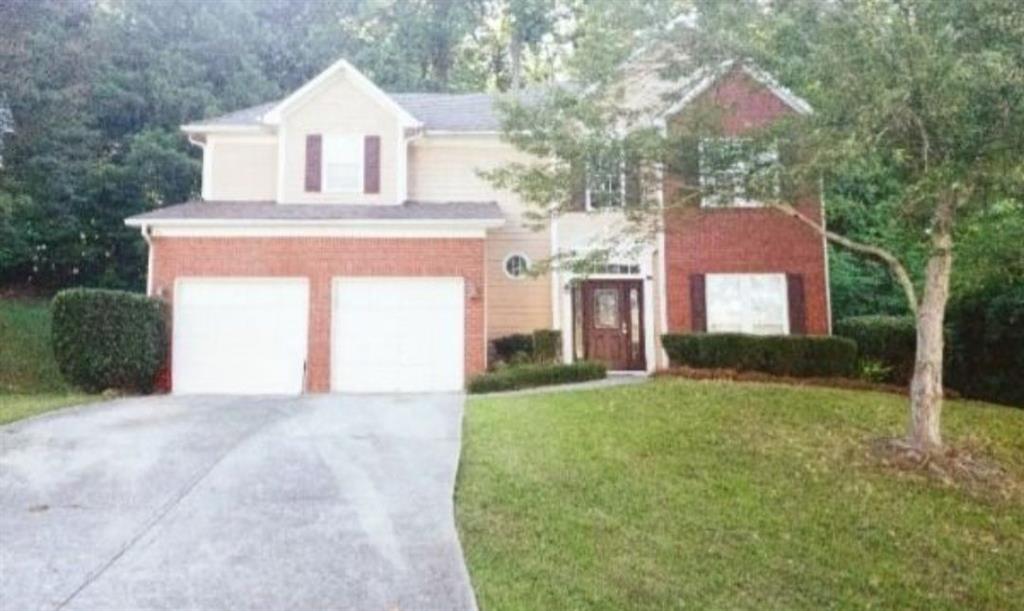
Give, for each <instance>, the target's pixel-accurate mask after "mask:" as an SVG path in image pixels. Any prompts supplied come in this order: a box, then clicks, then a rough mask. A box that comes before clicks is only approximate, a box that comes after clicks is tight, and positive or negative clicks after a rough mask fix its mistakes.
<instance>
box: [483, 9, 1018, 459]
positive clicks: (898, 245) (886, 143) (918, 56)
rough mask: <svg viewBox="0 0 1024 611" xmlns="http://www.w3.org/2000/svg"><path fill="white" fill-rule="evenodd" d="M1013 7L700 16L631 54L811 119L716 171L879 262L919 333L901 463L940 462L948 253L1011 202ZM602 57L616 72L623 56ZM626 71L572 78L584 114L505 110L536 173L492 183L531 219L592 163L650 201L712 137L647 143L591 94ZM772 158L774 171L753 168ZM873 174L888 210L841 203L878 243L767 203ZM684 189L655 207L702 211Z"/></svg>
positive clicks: (642, 227)
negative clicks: (761, 85)
mask: <svg viewBox="0 0 1024 611" xmlns="http://www.w3.org/2000/svg"><path fill="white" fill-rule="evenodd" d="M1018 8H1019V7H1017V6H1016V3H1015V2H1014V1H1013V0H977V1H975V2H969V3H957V2H948V1H946V0H877V1H874V2H860V1H855V0H835V1H832V2H824V1H821V0H788V1H786V2H777V3H770V4H766V3H763V2H759V1H757V0H747V1H744V2H736V3H719V2H711V1H708V2H702V3H701V4H700V5H699V12H698V14H697V16H696V17H697V18H696V19H695V23H696V27H688V26H686V25H685V24H683V26H682V27H676V28H671V29H669V30H667V31H663V33H662V34H661V35H659V34H658V33H657V32H654V31H651V32H649V35H647V36H643V37H640V38H643V39H644V40H645V47H644V48H643V49H642V50H641V51H640V53H641V54H646V55H647V56H650V55H651V54H654V53H657V54H664V55H666V56H672V60H671V62H670V63H669V65H667V66H666V67H663V68H661V69H660V70H659V71H658V74H657V78H660V79H663V80H668V81H671V80H672V79H675V78H678V77H679V76H680V75H685V74H694V73H696V71H697V70H702V71H703V72H702V75H703V76H709V77H711V78H714V77H715V76H717V75H720V74H722V73H724V72H725V71H727V70H730V69H732V67H733V66H734V65H735V63H732V64H727V63H726V62H727V61H731V62H740V63H744V64H747V65H748V66H754V67H756V68H761V69H764V70H767V71H768V72H769V73H772V74H774V75H775V76H776V77H777V78H778V79H779V80H780V81H781V82H783V83H785V84H786V85H788V86H789V87H790V88H792V89H793V90H795V91H797V92H798V93H800V94H802V95H803V97H804V98H805V99H807V100H809V101H810V103H811V105H812V106H813V108H814V112H813V113H811V114H804V115H799V116H794V117H792V118H791V119H788V120H784V121H781V122H779V123H777V124H775V125H772V126H771V127H768V128H765V129H763V130H758V132H756V133H753V134H751V137H750V138H749V139H745V140H744V141H743V143H742V144H741V145H740V149H741V150H738V151H736V152H734V153H731V154H730V155H732V157H730V156H723V158H722V159H720V160H719V161H718V162H719V163H722V165H723V167H728V166H732V165H733V162H735V161H736V158H737V157H741V158H743V159H746V160H747V161H748V163H746V164H745V165H746V172H745V173H744V175H743V176H741V177H739V180H740V186H741V187H742V188H743V189H744V190H745V191H746V193H747V194H748V196H749V197H752V198H756V199H758V200H760V201H762V202H764V203H765V204H766V205H769V206H770V207H772V208H774V209H775V210H777V211H779V212H780V213H782V214H786V215H788V216H790V217H791V218H792V219H793V222H796V223H802V224H804V225H807V226H808V227H810V228H812V229H813V230H815V231H817V232H819V233H821V234H822V235H823V236H824V237H826V238H827V239H828V240H829V241H831V242H832V243H834V244H836V245H838V246H840V247H842V248H845V249H847V250H849V251H850V252H853V253H856V254H858V255H861V256H866V257H869V258H872V259H874V260H876V261H878V262H880V263H881V264H883V265H884V266H885V267H886V268H887V269H888V270H889V272H890V274H891V275H892V277H893V278H895V280H896V283H897V285H898V286H899V288H900V290H901V291H902V293H903V295H904V298H905V300H906V303H907V306H908V309H909V310H910V311H911V312H912V313H913V315H914V317H915V319H916V322H917V356H916V361H915V367H914V375H913V379H912V381H911V385H910V395H911V396H910V405H909V423H908V429H907V444H908V445H909V446H910V447H911V448H912V449H914V450H915V451H922V452H932V451H934V450H936V449H938V448H941V446H942V436H941V427H940V421H941V410H942V397H943V323H944V316H945V311H946V305H947V302H948V301H949V297H950V283H951V278H952V276H953V255H954V248H955V246H956V244H957V238H958V236H959V235H961V234H962V230H963V229H965V228H966V229H969V228H974V227H977V226H978V225H977V223H978V222H979V221H978V219H981V218H984V217H986V216H987V215H990V214H992V210H993V209H994V208H995V207H998V206H999V205H1000V203H1001V202H1004V201H1006V200H1014V199H1015V198H1019V197H1020V195H1021V193H1022V187H1024V122H1022V121H1020V117H1021V116H1024V71H1022V70H1021V68H1020V66H1022V65H1024V20H1021V19H1019V16H1018V15H1017V11H1018ZM610 57H611V58H612V59H613V60H615V61H617V60H618V57H621V54H618V56H617V57H616V54H611V56H610ZM637 65H638V64H637V63H636V62H627V63H625V64H615V65H611V64H610V63H605V64H601V65H596V66H590V69H589V70H588V71H586V73H588V74H591V75H597V76H596V77H595V78H593V79H591V82H588V83H583V84H582V86H581V88H580V89H581V90H583V91H587V92H589V95H586V96H583V97H579V96H573V95H569V94H565V93H564V92H556V93H555V94H553V95H552V96H550V97H549V98H548V99H547V100H544V101H543V102H541V103H539V104H535V105H533V106H532V107H530V108H524V107H523V106H521V105H519V106H517V105H515V104H512V105H510V106H509V107H508V108H507V109H506V116H505V129H506V133H507V136H508V138H509V139H510V140H511V141H512V142H513V143H514V144H516V145H517V146H518V147H519V148H521V149H523V150H525V151H527V152H530V153H533V154H534V155H535V156H536V158H537V161H535V162H533V163H525V164H513V165H509V166H506V167H504V168H501V169H499V170H498V171H496V172H493V173H492V174H491V178H492V179H493V180H494V181H495V182H497V183H498V184H499V185H503V186H506V187H509V188H512V189H514V190H516V191H518V192H519V193H520V194H521V195H522V196H523V198H524V199H525V200H526V201H527V202H530V203H531V204H534V205H535V206H536V208H535V210H536V216H535V218H537V219H543V218H544V216H545V215H546V214H547V213H548V211H549V210H552V208H551V206H552V202H557V203H558V205H556V206H555V207H554V208H553V211H554V213H555V214H558V213H560V212H562V211H564V210H565V209H566V208H568V202H569V201H570V199H571V194H572V191H573V185H575V184H578V182H579V180H580V174H581V172H582V170H581V168H585V167H587V165H588V164H590V165H593V164H594V160H595V159H600V158H601V157H602V156H605V157H607V156H608V155H609V154H611V155H612V157H613V158H616V159H623V158H625V159H627V160H629V162H630V164H631V165H632V167H633V168H635V170H634V174H635V176H634V178H633V180H634V181H642V182H643V183H645V184H647V185H648V187H654V186H656V185H657V184H658V183H657V173H656V172H650V171H643V169H644V168H651V167H659V166H661V165H664V167H665V168H666V171H667V172H669V173H673V172H676V171H677V170H680V168H679V167H678V166H674V165H673V163H674V162H673V158H674V156H678V155H677V151H681V150H692V149H693V148H694V147H693V146H687V143H690V144H691V145H692V143H693V141H694V139H695V138H699V137H702V136H705V135H714V129H715V125H716V121H715V119H716V117H715V116H713V115H714V113H713V111H712V112H711V113H710V114H709V115H708V116H700V115H699V114H698V115H697V116H695V117H694V118H692V120H690V121H688V124H689V125H690V126H689V127H688V128H687V130H686V131H685V132H684V133H672V132H671V130H669V132H668V133H664V134H662V133H660V132H659V131H658V130H656V129H652V128H650V127H649V126H647V125H645V123H644V122H643V121H638V120H637V117H638V116H640V117H642V116H643V115H644V112H645V111H646V110H649V109H636V108H629V107H627V106H626V105H624V104H623V103H622V102H621V99H620V98H617V97H616V94H615V92H616V89H615V88H614V86H611V85H607V84H605V86H601V85H602V83H614V82H615V81H616V79H620V80H621V79H622V78H626V79H629V78H636V74H635V72H634V71H635V69H636V66H637ZM609 76H611V77H612V78H609ZM602 79H603V80H602ZM775 144H777V145H778V146H779V149H780V152H781V151H789V154H785V155H782V154H780V155H779V158H778V159H775V160H772V161H767V162H765V163H760V162H754V161H755V160H758V159H763V157H759V156H758V153H759V152H761V151H764V150H765V149H766V148H767V147H769V146H772V145H775ZM779 159H781V161H780V160H779ZM702 161H703V159H702ZM713 163H714V162H713ZM878 166H880V167H882V168H884V169H885V171H884V172H883V173H882V174H883V175H884V179H885V181H888V182H890V183H891V184H888V185H887V186H886V189H887V192H886V196H885V197H873V196H869V197H863V198H851V201H850V202H847V203H848V204H849V205H851V206H854V207H858V208H859V209H858V212H859V213H860V214H861V215H862V216H863V217H864V219H865V222H866V223H867V225H870V226H873V227H874V228H875V229H876V231H874V232H865V233H866V234H867V235H869V236H871V235H872V233H873V234H874V235H873V238H868V239H864V238H861V239H853V238H851V237H850V236H849V235H845V234H844V233H843V232H842V230H841V228H839V227H829V228H826V227H825V226H824V225H823V224H822V223H820V222H819V221H818V220H817V219H814V218H810V217H809V216H807V215H805V214H804V213H802V212H801V211H800V210H798V209H796V208H794V207H793V206H791V205H789V204H788V203H787V200H786V199H785V198H780V197H779V196H778V195H777V193H779V192H780V191H779V190H778V188H777V185H778V184H782V185H790V186H795V187H796V188H807V186H808V185H817V184H818V183H819V180H820V179H821V178H822V177H824V179H825V181H826V182H842V183H844V184H845V186H846V187H847V188H848V189H860V190H861V191H863V192H865V193H870V192H871V190H872V189H876V188H877V187H879V183H878V182H876V180H877V179H878V177H879V176H878V174H877V173H875V174H873V173H872V172H871V171H866V168H867V169H870V168H872V167H878ZM627 171H629V170H627ZM627 180H628V179H627ZM684 180H685V178H684ZM688 182H689V184H688V185H687V186H688V187H690V189H689V190H687V189H683V190H680V196H679V197H676V198H674V199H672V200H671V201H667V202H665V205H666V206H667V207H674V206H687V205H691V202H692V200H693V198H692V197H690V196H689V195H688V193H692V192H693V191H694V190H696V191H697V192H698V193H700V192H703V193H701V195H702V196H705V197H706V196H709V195H713V193H712V192H711V191H713V188H712V187H709V186H707V185H704V186H699V185H696V184H693V183H694V181H688ZM733 187H734V185H725V188H729V189H731V188H733ZM638 191H639V192H640V193H651V192H655V191H656V189H654V188H641V189H638ZM781 192H782V193H787V192H790V191H788V190H787V189H783V190H782V191H781ZM655 199H656V198H651V197H639V198H636V199H635V200H633V201H631V202H628V203H629V204H630V207H629V208H628V209H627V213H626V215H625V216H626V218H627V220H629V221H630V223H629V226H630V227H631V228H632V229H631V230H633V231H639V232H641V233H643V232H647V231H650V228H651V227H654V226H655V222H652V219H658V218H660V217H661V214H662V212H661V210H659V209H658V207H657V206H656V205H655V204H656V202H655ZM563 202H564V203H563Z"/></svg>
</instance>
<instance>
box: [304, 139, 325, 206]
mask: <svg viewBox="0 0 1024 611" xmlns="http://www.w3.org/2000/svg"><path fill="white" fill-rule="evenodd" d="M322 154H323V137H321V136H320V134H308V135H307V136H306V191H309V192H313V193H318V192H319V191H320V159H321V156H322Z"/></svg>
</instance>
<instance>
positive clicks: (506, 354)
mask: <svg viewBox="0 0 1024 611" xmlns="http://www.w3.org/2000/svg"><path fill="white" fill-rule="evenodd" d="M491 345H492V346H493V347H494V353H495V356H496V357H497V358H498V359H499V360H501V361H504V362H506V363H509V362H512V360H513V358H515V357H516V355H520V354H525V355H526V356H527V357H528V358H533V336H532V335H530V334H528V333H513V334H511V335H505V336H503V337H498V338H495V339H493V340H491Z"/></svg>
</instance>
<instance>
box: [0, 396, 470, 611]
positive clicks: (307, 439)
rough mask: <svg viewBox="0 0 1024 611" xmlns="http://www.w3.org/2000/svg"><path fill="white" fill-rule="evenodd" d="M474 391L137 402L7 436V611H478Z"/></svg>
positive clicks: (1, 466) (2, 444) (2, 535)
mask: <svg viewBox="0 0 1024 611" xmlns="http://www.w3.org/2000/svg"><path fill="white" fill-rule="evenodd" d="M462 405H463V398H462V396H461V395H419V396H366V397H354V396H329V395H325V396H313V397H293V398H266V397H261V398H238V397H233V398H232V397H151V398H142V399H124V400H119V401H113V402H109V403H103V404H97V405H92V406H88V407H84V408H81V409H75V410H69V411H66V412H57V413H55V414H53V415H51V416H44V417H42V418H37V419H33V420H30V421H26V422H24V423H20V424H19V423H15V424H13V425H9V426H7V427H2V428H0V608H2V609H4V610H7V609H11V610H15V609H16V610H18V611H23V610H25V611H27V610H31V609H132V610H135V609H218V610H221V609H259V610H273V609H302V610H307V609H360V610H362V609H368V610H372V609H382V610H383V609H387V610H391V609H444V610H449V609H472V608H474V607H475V604H474V599H473V593H472V589H471V587H470V584H469V579H468V575H467V572H466V568H465V563H464V562H463V559H462V552H461V550H460V547H459V542H458V537H457V534H456V531H455V525H454V520H453V507H452V494H453V488H454V484H455V472H456V468H457V465H458V453H459V443H460V442H459V437H460V431H461V417H462Z"/></svg>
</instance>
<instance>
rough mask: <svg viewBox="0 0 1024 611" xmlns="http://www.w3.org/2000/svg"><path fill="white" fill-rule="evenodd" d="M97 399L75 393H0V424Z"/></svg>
mask: <svg viewBox="0 0 1024 611" xmlns="http://www.w3.org/2000/svg"><path fill="white" fill-rule="evenodd" d="M96 400H97V395H82V394H76V393H66V394H56V395H15V394H9V393H0V425H4V424H7V423H9V422H14V421H15V420H21V419H22V418H28V417H29V416H35V415H38V414H42V413H43V412H48V411H50V410H55V409H58V408H61V407H68V406H70V405H81V404H82V403H90V402H92V401H96Z"/></svg>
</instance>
